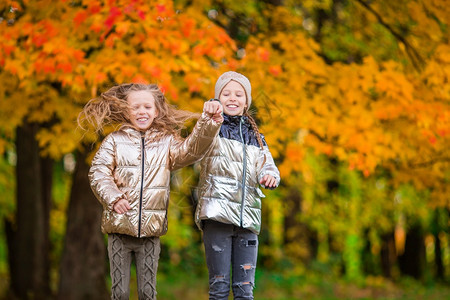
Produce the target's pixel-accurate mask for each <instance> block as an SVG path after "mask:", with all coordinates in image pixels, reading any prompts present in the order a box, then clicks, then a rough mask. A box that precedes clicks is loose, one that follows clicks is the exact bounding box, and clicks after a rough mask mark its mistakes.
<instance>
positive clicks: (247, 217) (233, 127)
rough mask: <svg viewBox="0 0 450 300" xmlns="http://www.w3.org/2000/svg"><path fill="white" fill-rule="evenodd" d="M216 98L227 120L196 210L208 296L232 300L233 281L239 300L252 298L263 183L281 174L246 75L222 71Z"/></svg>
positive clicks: (204, 169) (206, 165) (205, 167)
mask: <svg viewBox="0 0 450 300" xmlns="http://www.w3.org/2000/svg"><path fill="white" fill-rule="evenodd" d="M212 100H218V101H220V103H221V104H222V106H223V111H224V122H223V124H222V127H221V129H220V133H219V136H218V137H216V139H215V140H214V142H213V145H212V146H211V148H210V150H209V151H208V152H207V154H206V155H205V157H204V158H203V159H202V161H201V172H200V179H199V186H198V194H197V195H198V204H197V208H196V212H195V222H196V224H197V226H198V227H199V228H200V230H202V231H203V242H204V246H205V255H206V264H207V266H208V271H209V299H214V300H216V299H228V295H229V292H230V281H231V283H232V284H231V285H232V289H233V295H234V299H253V288H254V285H255V268H256V258H257V253H258V234H259V232H260V228H261V198H264V194H263V193H262V192H261V190H260V188H259V185H261V186H263V187H265V188H269V189H273V188H276V187H277V186H278V185H279V182H280V173H279V171H278V169H277V167H276V166H275V163H274V161H273V158H272V155H271V154H270V151H269V148H268V147H267V144H266V142H265V140H264V137H263V136H262V135H261V134H260V133H259V130H258V127H257V126H256V123H255V121H254V119H253V118H252V117H251V116H250V115H249V114H248V109H249V107H250V105H251V103H252V96H251V85H250V81H249V80H248V79H247V77H245V76H244V75H242V74H240V73H236V72H232V71H230V72H226V73H224V74H222V75H221V76H220V77H219V79H218V80H217V82H216V86H215V99H212ZM230 268H231V269H232V274H231V276H230ZM230 279H231V280H230Z"/></svg>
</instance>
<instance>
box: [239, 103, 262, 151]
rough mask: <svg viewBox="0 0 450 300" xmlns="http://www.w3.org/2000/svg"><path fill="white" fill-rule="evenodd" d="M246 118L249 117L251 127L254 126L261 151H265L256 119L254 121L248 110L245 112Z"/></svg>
mask: <svg viewBox="0 0 450 300" xmlns="http://www.w3.org/2000/svg"><path fill="white" fill-rule="evenodd" d="M244 116H245V117H247V119H248V121H249V122H250V125H251V126H252V129H253V131H254V132H255V135H256V139H257V140H258V144H259V146H260V147H261V150H264V143H263V141H262V138H261V134H260V132H259V129H258V125H256V121H255V119H253V117H252V116H251V115H250V113H249V112H248V110H246V111H245V112H244Z"/></svg>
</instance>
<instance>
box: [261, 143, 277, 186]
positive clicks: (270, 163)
mask: <svg viewBox="0 0 450 300" xmlns="http://www.w3.org/2000/svg"><path fill="white" fill-rule="evenodd" d="M258 170H259V172H258V182H259V181H261V179H262V178H263V177H264V176H266V175H272V176H273V177H275V179H276V180H277V187H278V185H279V184H280V171H278V168H277V166H276V165H275V162H274V160H273V157H272V154H271V153H270V151H269V147H267V146H264V150H261V151H260V155H259V158H258Z"/></svg>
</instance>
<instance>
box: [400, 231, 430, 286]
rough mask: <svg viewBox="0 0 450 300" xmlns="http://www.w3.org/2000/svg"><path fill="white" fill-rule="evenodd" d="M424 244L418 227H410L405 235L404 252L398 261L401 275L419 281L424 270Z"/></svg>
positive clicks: (421, 232)
mask: <svg viewBox="0 0 450 300" xmlns="http://www.w3.org/2000/svg"><path fill="white" fill-rule="evenodd" d="M425 261H426V259H425V244H424V236H423V231H422V228H421V227H420V225H415V226H413V227H411V229H410V230H409V232H408V233H407V235H406V241H405V252H404V253H403V255H401V256H400V257H399V259H398V262H399V266H400V270H401V272H402V273H403V274H405V275H409V276H411V277H414V278H416V279H421V278H422V277H423V274H424V269H425Z"/></svg>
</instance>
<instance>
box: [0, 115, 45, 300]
mask: <svg viewBox="0 0 450 300" xmlns="http://www.w3.org/2000/svg"><path fill="white" fill-rule="evenodd" d="M38 129H39V125H38V124H30V123H25V124H24V125H22V127H19V128H18V129H17V137H16V153H17V165H16V182H17V194H16V199H17V209H16V220H15V222H16V223H15V224H7V227H6V228H7V239H8V249H9V267H10V275H11V292H12V293H13V294H14V296H16V297H18V298H19V299H48V298H49V296H50V288H49V239H48V236H49V212H50V201H51V184H52V165H53V164H52V161H51V160H49V159H41V158H40V156H39V150H40V149H39V145H38V143H37V141H36V138H35V136H36V133H37V131H38Z"/></svg>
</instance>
